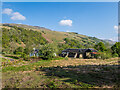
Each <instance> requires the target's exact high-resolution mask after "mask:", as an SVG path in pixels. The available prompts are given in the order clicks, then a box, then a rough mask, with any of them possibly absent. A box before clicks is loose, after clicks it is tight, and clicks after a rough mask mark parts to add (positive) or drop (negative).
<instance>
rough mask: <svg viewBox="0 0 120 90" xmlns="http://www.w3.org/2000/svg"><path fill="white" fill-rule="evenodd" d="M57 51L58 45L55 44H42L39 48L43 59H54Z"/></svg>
mask: <svg viewBox="0 0 120 90" xmlns="http://www.w3.org/2000/svg"><path fill="white" fill-rule="evenodd" d="M55 53H57V47H55V46H54V45H53V44H46V45H42V46H41V47H40V49H39V55H40V57H42V58H43V59H52V58H54V57H55Z"/></svg>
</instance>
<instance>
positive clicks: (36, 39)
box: [2, 23, 112, 53]
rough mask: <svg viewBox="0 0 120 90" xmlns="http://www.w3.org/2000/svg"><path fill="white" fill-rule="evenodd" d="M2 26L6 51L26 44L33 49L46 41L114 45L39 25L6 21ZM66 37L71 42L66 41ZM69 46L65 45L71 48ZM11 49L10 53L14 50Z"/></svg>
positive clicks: (84, 46) (81, 45)
mask: <svg viewBox="0 0 120 90" xmlns="http://www.w3.org/2000/svg"><path fill="white" fill-rule="evenodd" d="M2 28H3V36H2V37H3V38H2V39H3V40H2V43H3V50H4V51H5V52H7V51H8V49H10V50H12V51H14V50H15V49H16V48H18V47H23V48H25V47H26V46H27V47H29V48H31V49H32V48H33V47H36V48H38V47H39V46H40V45H44V44H46V43H56V44H57V45H58V46H61V47H63V45H65V44H67V45H68V46H69V45H72V46H71V47H70V48H92V47H93V46H94V45H95V44H96V43H98V42H104V43H105V45H106V46H110V45H112V44H111V43H110V44H109V45H108V42H107V41H104V40H101V39H98V38H96V37H89V36H86V35H81V34H78V33H76V32H59V31H52V30H50V29H46V28H44V27H39V26H29V25H23V24H8V23H5V24H3V26H2ZM66 39H67V40H68V41H69V43H66ZM11 45H12V46H11ZM68 46H65V47H66V48H69V47H68ZM62 49H64V48H62ZM10 50H9V53H10V52H12V51H10Z"/></svg>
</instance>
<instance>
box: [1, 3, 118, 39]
mask: <svg viewBox="0 0 120 90" xmlns="http://www.w3.org/2000/svg"><path fill="white" fill-rule="evenodd" d="M2 22H3V23H17V24H27V25H32V26H40V27H45V28H48V29H51V30H54V31H64V32H77V33H79V34H83V35H87V36H92V37H97V38H100V39H110V40H113V41H117V40H118V3H117V2H3V4H2Z"/></svg>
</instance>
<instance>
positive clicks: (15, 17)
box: [11, 12, 26, 20]
mask: <svg viewBox="0 0 120 90" xmlns="http://www.w3.org/2000/svg"><path fill="white" fill-rule="evenodd" d="M11 19H12V20H25V19H26V17H25V16H23V15H22V14H20V13H19V12H14V13H13V14H12V17H11Z"/></svg>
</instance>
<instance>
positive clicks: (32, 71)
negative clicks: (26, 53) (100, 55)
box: [2, 58, 120, 88]
mask: <svg viewBox="0 0 120 90" xmlns="http://www.w3.org/2000/svg"><path fill="white" fill-rule="evenodd" d="M18 60H19V59H18ZM4 61H5V60H4ZM9 62H11V61H9ZM118 72H119V70H118V58H113V59H106V60H99V59H74V58H62V59H60V60H40V61H37V62H35V61H34V62H33V61H23V60H21V61H19V62H15V63H11V64H8V65H5V66H2V87H3V88H119V84H120V82H119V80H118V77H119V74H118Z"/></svg>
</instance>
